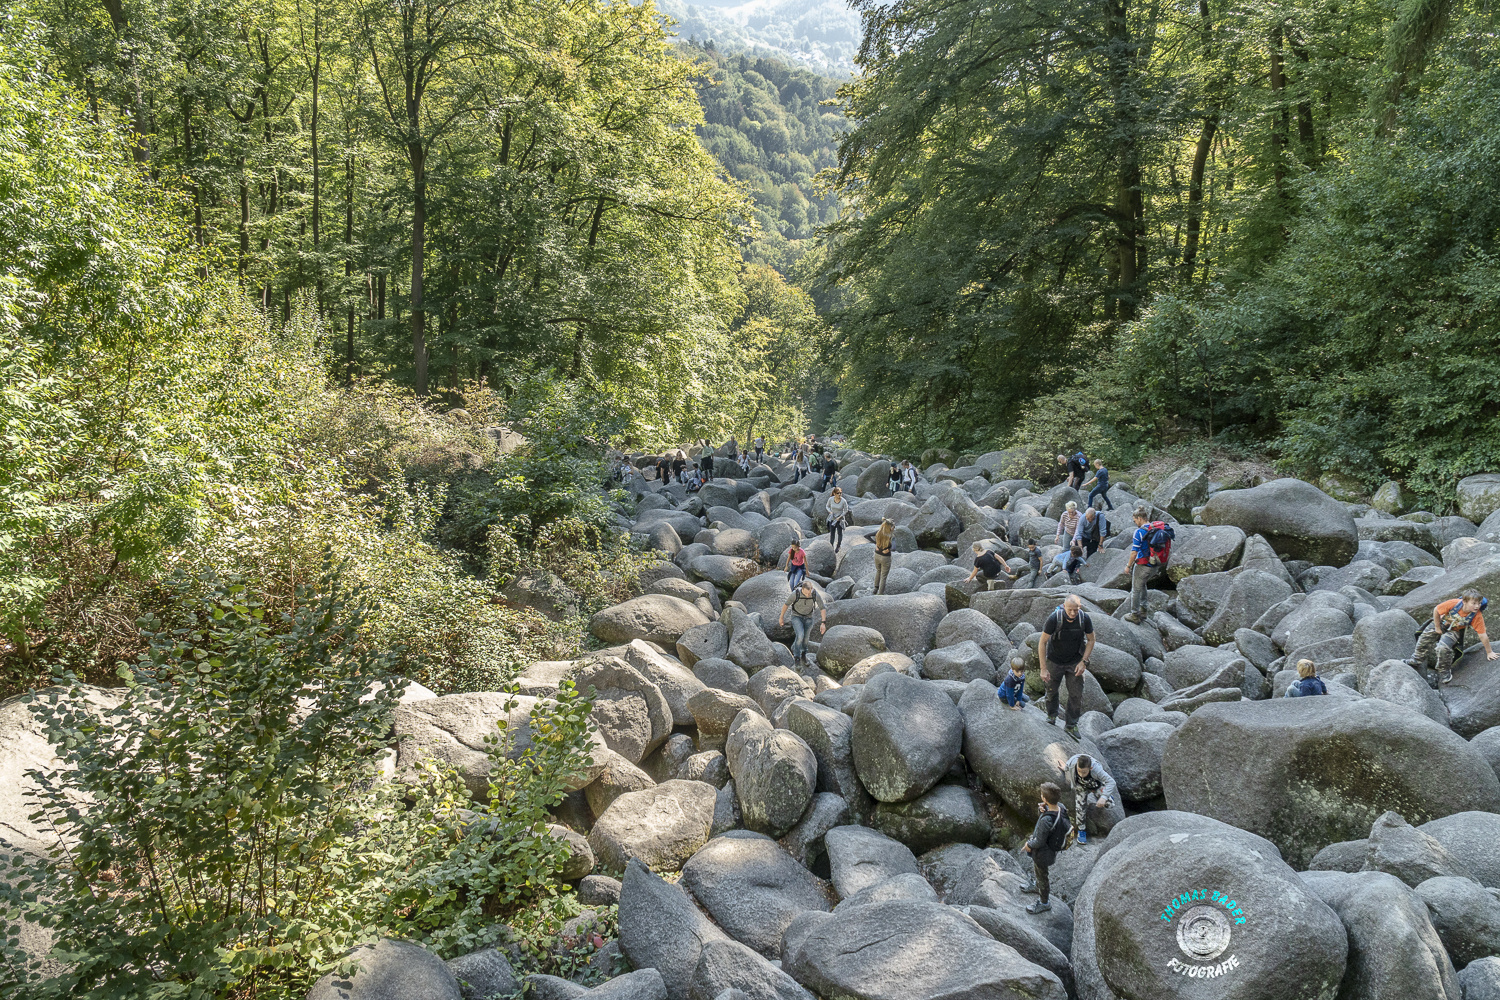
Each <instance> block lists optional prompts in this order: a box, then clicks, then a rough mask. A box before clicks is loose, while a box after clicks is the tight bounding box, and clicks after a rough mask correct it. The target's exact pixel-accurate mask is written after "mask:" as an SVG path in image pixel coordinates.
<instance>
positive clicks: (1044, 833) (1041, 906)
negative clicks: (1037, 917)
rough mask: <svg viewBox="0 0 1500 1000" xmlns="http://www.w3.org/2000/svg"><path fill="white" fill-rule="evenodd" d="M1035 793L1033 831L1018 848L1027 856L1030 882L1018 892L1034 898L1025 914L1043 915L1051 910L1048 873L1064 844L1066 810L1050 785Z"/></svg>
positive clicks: (1046, 784) (1046, 783) (1066, 820)
mask: <svg viewBox="0 0 1500 1000" xmlns="http://www.w3.org/2000/svg"><path fill="white" fill-rule="evenodd" d="M1039 791H1040V792H1041V795H1042V801H1041V802H1039V803H1038V804H1037V807H1038V808H1037V811H1038V813H1039V815H1038V816H1037V818H1036V828H1035V829H1033V830H1032V831H1031V839H1030V840H1028V841H1026V846H1024V847H1022V848H1021V850H1023V851H1025V852H1026V853H1027V854H1030V855H1031V867H1032V870H1033V872H1034V875H1033V879H1032V881H1031V882H1030V883H1029V884H1028V885H1024V886H1022V887H1021V891H1022V892H1034V893H1036V894H1037V901H1036V902H1035V903H1032V904H1031V905H1030V906H1028V907H1026V912H1027V913H1045V912H1046V911H1047V910H1050V909H1052V903H1051V899H1050V897H1051V895H1052V885H1051V879H1049V878H1048V874H1049V872H1048V869H1050V868H1051V867H1052V863H1053V862H1054V861H1056V860H1057V852H1058V851H1060V850H1062V849H1063V846H1064V845H1065V844H1066V843H1067V841H1068V829H1069V820H1068V809H1067V807H1066V806H1064V805H1063V804H1062V789H1061V788H1059V787H1057V785H1055V784H1053V783H1052V782H1050V781H1044V782H1042V786H1041V788H1040V789H1039Z"/></svg>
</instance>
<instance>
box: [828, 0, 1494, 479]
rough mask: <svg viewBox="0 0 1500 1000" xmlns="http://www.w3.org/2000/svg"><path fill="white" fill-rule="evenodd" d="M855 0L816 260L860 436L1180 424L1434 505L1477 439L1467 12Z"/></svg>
mask: <svg viewBox="0 0 1500 1000" xmlns="http://www.w3.org/2000/svg"><path fill="white" fill-rule="evenodd" d="M859 6H860V8H861V10H862V11H863V14H864V24H865V36H864V40H863V43H862V47H861V49H860V56H859V60H860V65H861V67H862V70H863V73H862V75H861V76H860V77H859V78H858V79H857V80H856V81H855V82H853V83H851V84H850V85H849V86H848V87H847V88H846V89H845V90H844V91H843V97H844V106H845V110H846V112H847V114H848V115H849V117H850V121H851V128H850V129H849V130H848V132H847V134H846V135H845V136H843V138H842V139H841V142H840V147H839V170H838V182H839V183H838V188H837V190H839V191H840V193H841V197H842V198H843V200H844V205H845V213H844V215H843V217H842V219H841V220H840V221H839V222H838V223H836V224H835V225H833V226H831V227H830V228H829V231H828V233H827V234H826V237H825V243H824V246H825V248H826V249H825V250H824V251H823V252H824V253H826V258H825V261H824V263H823V267H822V273H821V280H822V281H823V282H824V283H826V284H827V285H829V286H835V287H838V288H840V289H842V290H844V292H845V294H846V301H847V303H848V305H847V307H846V308H844V309H842V310H840V311H839V312H838V314H837V315H836V317H835V318H834V323H835V326H836V329H837V331H838V339H839V342H840V345H841V346H840V351H841V355H842V356H843V357H844V358H845V359H846V360H847V366H846V368H845V370H844V371H843V372H842V374H841V383H840V385H841V399H842V402H843V406H844V410H843V412H844V413H845V414H846V417H845V422H846V424H847V425H848V426H849V427H851V428H855V429H857V430H858V432H859V433H858V435H857V436H859V437H860V438H861V439H868V440H872V441H879V442H881V444H882V445H884V446H887V447H894V448H899V449H903V450H920V449H921V448H923V447H925V446H933V445H938V446H943V447H955V446H956V447H959V448H966V447H967V448H975V449H979V448H982V447H983V446H985V445H986V444H987V443H989V442H993V441H996V440H1000V441H1011V442H1024V441H1030V442H1033V443H1036V444H1037V445H1038V446H1039V447H1040V448H1041V449H1042V450H1043V451H1051V450H1055V449H1056V446H1057V444H1061V443H1064V442H1067V443H1076V444H1082V445H1086V446H1087V447H1089V448H1090V449H1091V453H1110V454H1113V455H1115V456H1116V461H1117V462H1120V461H1121V459H1122V458H1123V459H1126V460H1128V459H1130V458H1133V457H1135V456H1137V455H1139V454H1141V452H1142V451H1143V450H1145V449H1151V448H1155V447H1159V446H1161V445H1162V444H1165V443H1171V442H1177V441H1183V440H1200V441H1201V440H1205V439H1207V440H1211V441H1213V442H1215V443H1217V444H1221V445H1225V446H1237V447H1248V448H1251V449H1256V450H1263V451H1268V452H1270V453H1271V454H1273V455H1274V456H1275V457H1276V458H1277V459H1278V460H1279V461H1280V462H1281V463H1282V464H1283V466H1284V467H1286V468H1287V470H1288V471H1293V472H1296V473H1298V474H1301V475H1304V476H1310V477H1313V478H1316V476H1317V474H1318V473H1320V472H1324V471H1332V472H1336V473H1338V474H1341V475H1346V476H1348V477H1350V478H1351V479H1353V480H1355V481H1358V482H1360V483H1362V484H1363V485H1364V486H1366V487H1367V488H1373V486H1374V485H1376V484H1378V483H1379V482H1381V481H1383V480H1384V479H1386V478H1390V477H1396V478H1399V479H1402V480H1404V481H1406V482H1408V483H1409V484H1410V485H1411V486H1412V487H1413V488H1415V489H1417V490H1418V491H1419V492H1421V493H1423V494H1425V495H1427V496H1428V497H1430V498H1432V499H1433V500H1434V501H1436V502H1441V501H1447V500H1451V497H1452V495H1453V487H1454V484H1455V482H1456V480H1457V479H1458V478H1459V477H1461V476H1464V475H1467V474H1469V473H1473V472H1477V471H1482V470H1486V469H1488V468H1490V467H1491V466H1494V465H1495V464H1497V459H1500V455H1497V454H1496V451H1495V448H1496V445H1495V444H1494V442H1495V441H1496V440H1497V438H1496V435H1495V430H1496V427H1497V424H1496V421H1497V419H1500V408H1497V404H1500V394H1497V388H1496V386H1497V382H1496V378H1495V374H1496V363H1497V353H1496V351H1495V347H1494V345H1495V342H1496V332H1497V326H1496V324H1497V318H1496V317H1497V312H1496V309H1495V306H1496V295H1497V291H1500V285H1497V279H1500V271H1497V270H1496V264H1495V253H1496V250H1497V247H1496V237H1497V235H1500V216H1497V214H1496V212H1497V205H1500V203H1497V201H1496V199H1495V197H1494V191H1495V190H1496V186H1495V185H1496V182H1497V180H1500V176H1497V173H1496V169H1497V167H1496V159H1495V157H1494V155H1493V151H1494V148H1495V145H1494V144H1495V142H1496V139H1497V136H1500V119H1497V117H1496V115H1497V111H1500V102H1497V100H1496V97H1497V96H1500V72H1497V59H1496V55H1497V52H1496V48H1495V41H1494V25H1493V20H1492V13H1491V12H1489V11H1486V10H1479V9H1468V8H1464V7H1462V6H1459V5H1456V4H1450V3H1446V2H1431V0H1417V2H1412V3H1402V4H1386V3H1356V4H1352V5H1349V4H1345V5H1329V4H1320V3H1310V4H1302V3H1295V2H1294V3H1269V4H1250V5H1240V6H1231V7H1221V6H1217V5H1216V4H1215V3H1214V2H1213V0H1203V2H1201V3H1199V4H1197V5H1195V6H1194V5H1162V4H1146V3H1140V4H1132V3H1126V2H1119V3H1117V2H1113V0H1111V2H1109V3H1098V4H1084V5H1083V6H1081V7H1080V6H1078V5H1076V4H1067V5H1057V4H1051V5H1048V4H1043V5H1041V6H1036V5H1018V4H1005V3H1002V4H1000V5H998V6H996V5H988V4H973V3H956V4H949V3H932V2H927V0H898V2H895V3H875V2H868V3H860V4H859ZM1043 442H1046V443H1043Z"/></svg>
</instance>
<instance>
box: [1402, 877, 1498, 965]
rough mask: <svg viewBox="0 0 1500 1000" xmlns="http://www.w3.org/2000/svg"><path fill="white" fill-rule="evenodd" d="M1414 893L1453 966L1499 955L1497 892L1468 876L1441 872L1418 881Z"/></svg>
mask: <svg viewBox="0 0 1500 1000" xmlns="http://www.w3.org/2000/svg"><path fill="white" fill-rule="evenodd" d="M1417 895H1418V896H1420V897H1421V898H1422V902H1423V903H1425V904H1426V906H1427V913H1428V915H1429V916H1430V917H1431V918H1432V926H1433V929H1434V930H1436V931H1437V934H1438V937H1439V938H1441V939H1442V941H1443V947H1444V948H1446V949H1447V950H1448V957H1449V958H1450V959H1452V961H1453V964H1454V966H1455V967H1457V968H1460V969H1461V968H1463V967H1464V966H1466V965H1468V964H1469V963H1470V962H1473V961H1476V960H1478V959H1481V958H1486V957H1489V956H1491V955H1500V891H1497V890H1495V889H1487V888H1485V887H1484V886H1482V885H1480V884H1479V883H1478V882H1475V881H1474V880H1473V879H1470V878H1463V877H1461V876H1454V875H1442V876H1437V877H1434V878H1430V879H1428V880H1427V881H1425V882H1422V883H1421V884H1419V885H1418V886H1417Z"/></svg>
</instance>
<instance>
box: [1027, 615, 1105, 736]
mask: <svg viewBox="0 0 1500 1000" xmlns="http://www.w3.org/2000/svg"><path fill="white" fill-rule="evenodd" d="M1093 652H1094V621H1093V619H1092V618H1090V617H1089V616H1088V614H1087V613H1086V612H1084V610H1083V599H1082V598H1080V597H1079V596H1078V595H1077V594H1069V595H1068V596H1067V599H1066V600H1064V601H1063V603H1062V607H1060V608H1058V609H1057V610H1055V611H1053V612H1052V613H1051V614H1050V615H1048V616H1047V623H1046V624H1045V625H1043V626H1042V640H1041V643H1040V644H1039V645H1038V646H1037V655H1038V656H1039V657H1040V658H1041V662H1042V683H1043V684H1045V685H1046V686H1047V723H1048V724H1049V725H1052V724H1055V723H1056V722H1057V702H1058V688H1059V686H1060V685H1061V684H1062V683H1063V681H1064V680H1066V681H1067V683H1068V714H1067V718H1066V720H1065V725H1066V727H1067V733H1068V735H1069V736H1071V737H1073V738H1074V739H1075V740H1076V739H1077V738H1078V717H1079V716H1080V715H1082V714H1083V672H1084V671H1085V670H1086V669H1088V665H1089V656H1090V655H1091V654H1092V653H1093Z"/></svg>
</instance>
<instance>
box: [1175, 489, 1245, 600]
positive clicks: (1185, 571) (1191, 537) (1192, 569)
mask: <svg viewBox="0 0 1500 1000" xmlns="http://www.w3.org/2000/svg"><path fill="white" fill-rule="evenodd" d="M1200 502H1201V501H1200ZM1183 520H1186V518H1183ZM1175 534H1176V538H1175V539H1174V540H1173V542H1172V558H1171V560H1170V561H1169V562H1168V563H1167V578H1168V579H1170V580H1171V581H1172V582H1174V583H1175V582H1177V581H1178V580H1181V579H1183V578H1185V577H1189V576H1194V575H1197V574H1199V573H1220V572H1223V571H1224V570H1227V569H1229V568H1230V567H1232V566H1234V565H1236V564H1237V563H1238V562H1239V558H1240V553H1241V552H1243V551H1244V550H1245V533H1244V532H1243V531H1241V530H1240V529H1239V528H1236V527H1234V526H1233V525H1230V524H1216V525H1211V526H1205V525H1198V524H1179V525H1178V526H1177V529H1176V531H1175Z"/></svg>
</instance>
